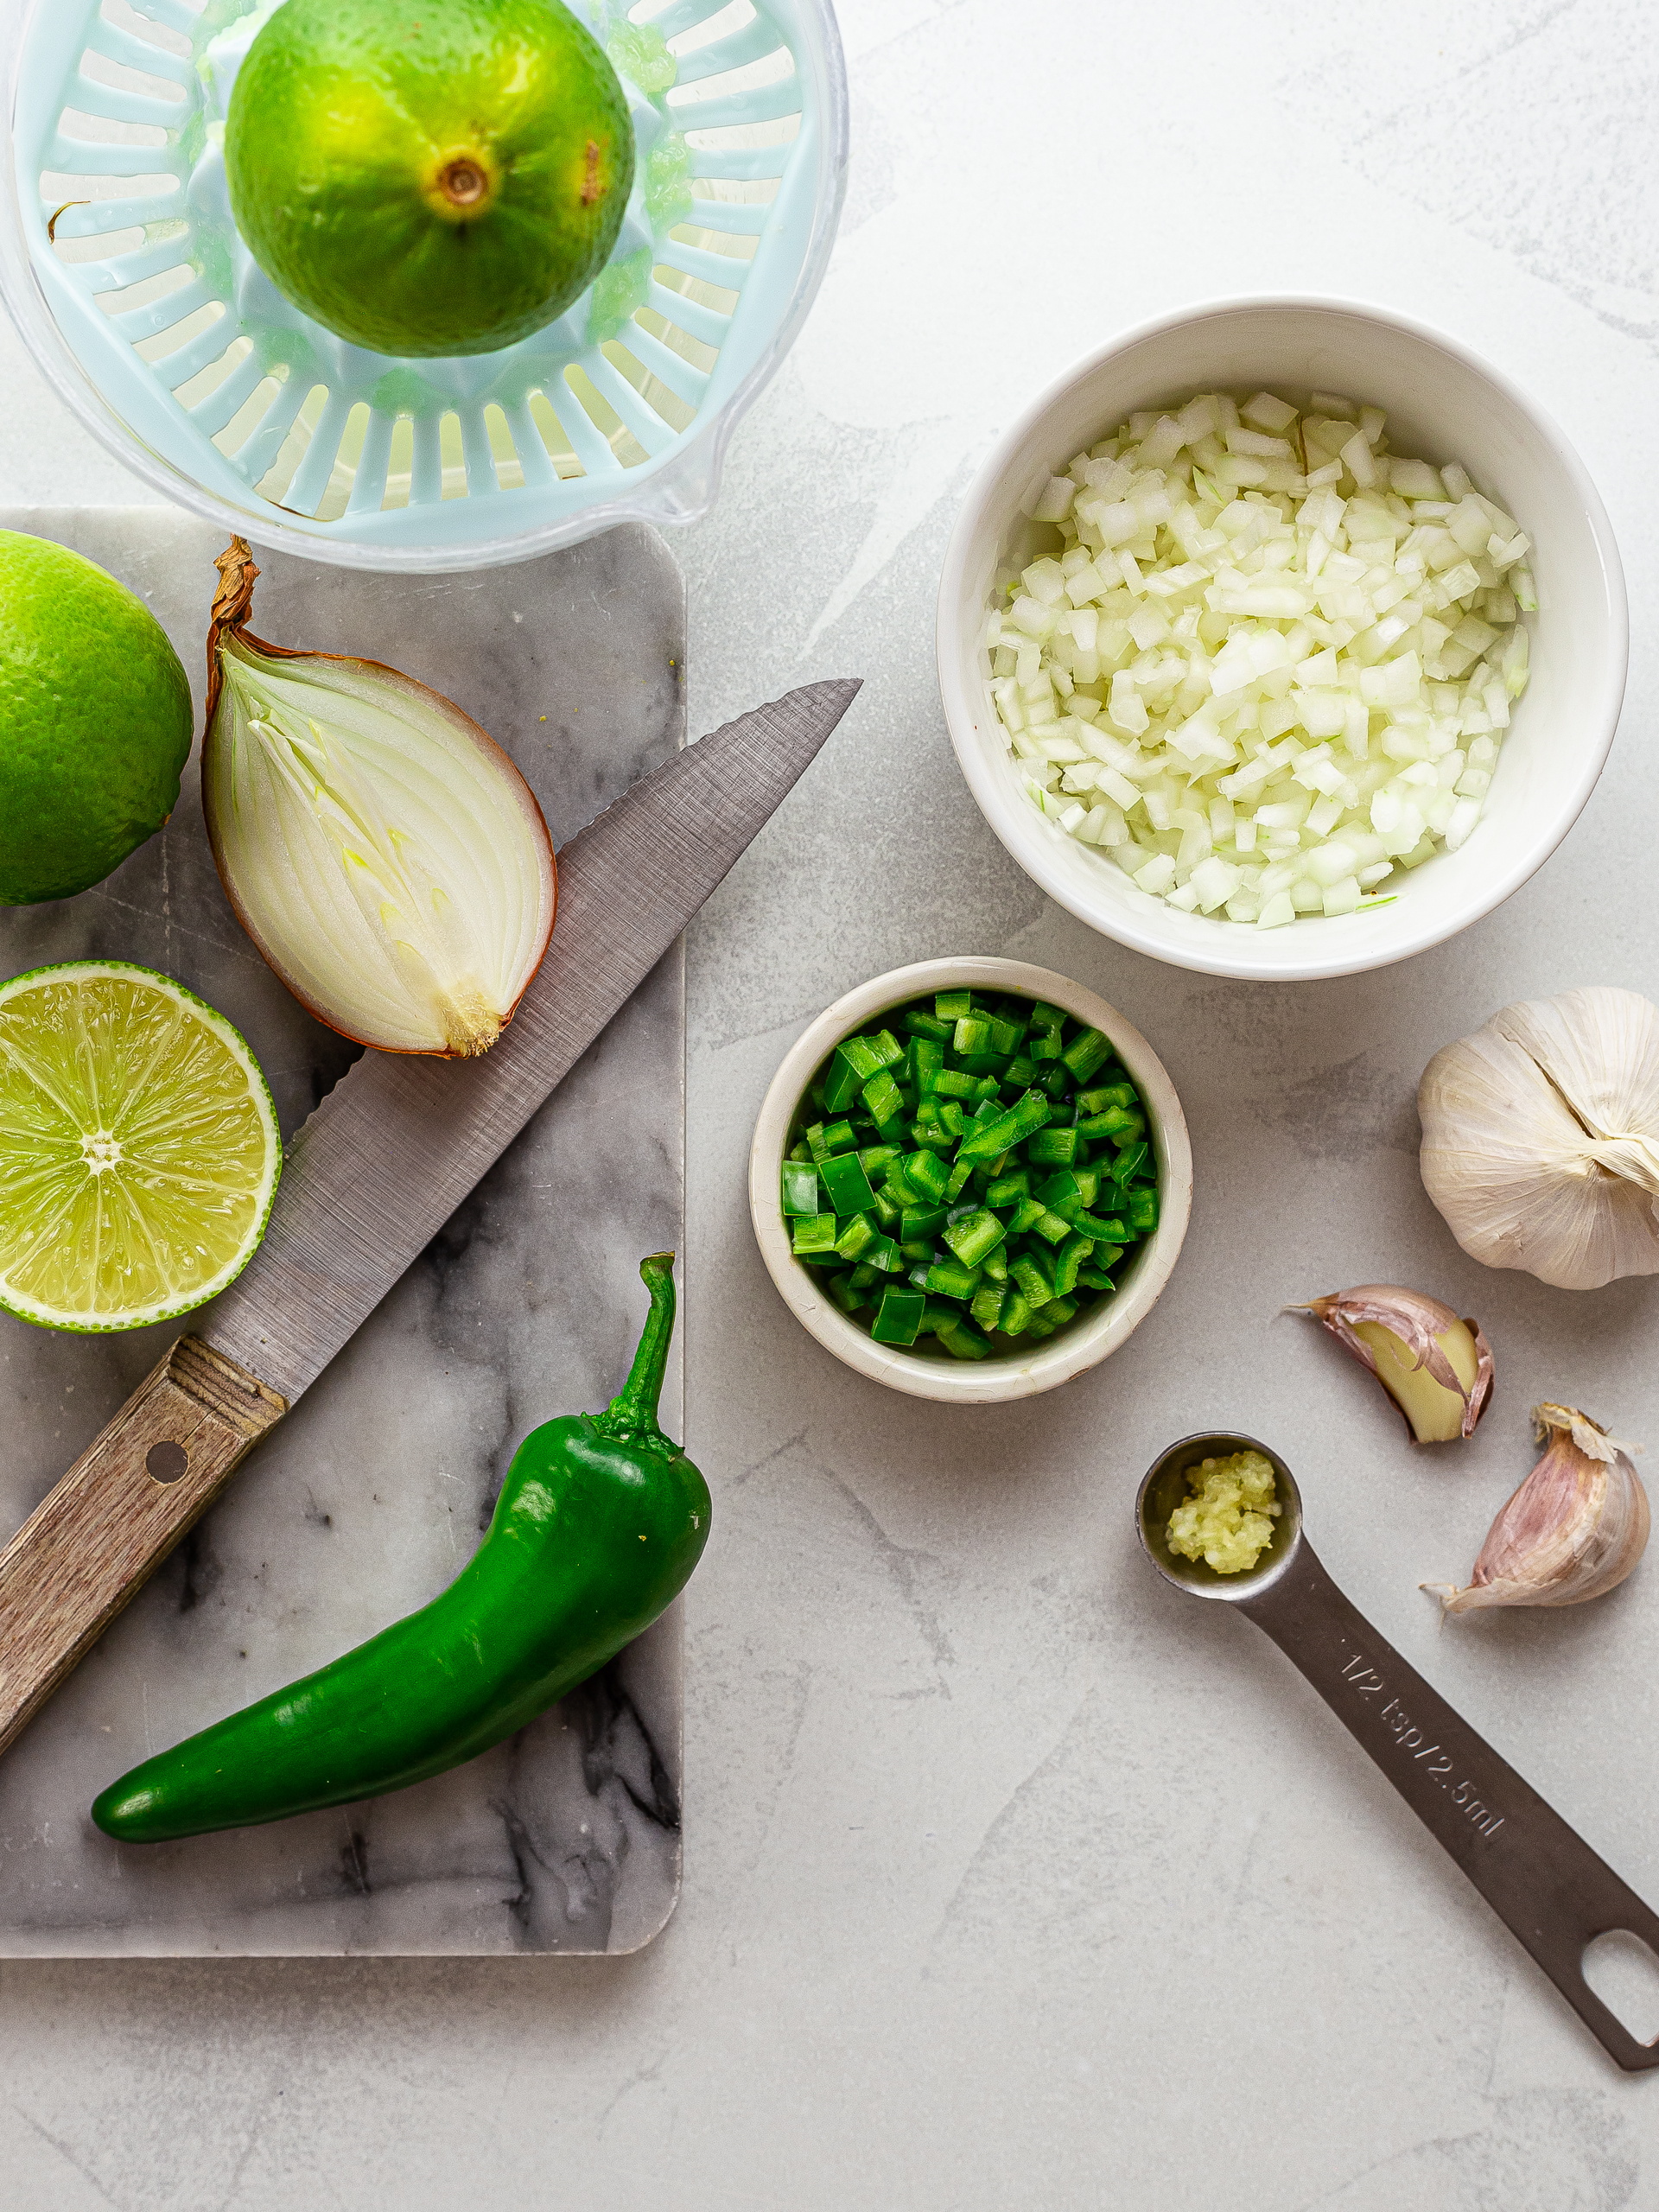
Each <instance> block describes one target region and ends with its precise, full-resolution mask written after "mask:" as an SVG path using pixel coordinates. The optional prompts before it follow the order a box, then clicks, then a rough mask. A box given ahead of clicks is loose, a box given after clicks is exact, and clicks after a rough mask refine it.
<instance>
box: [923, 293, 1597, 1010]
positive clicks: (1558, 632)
mask: <svg viewBox="0 0 1659 2212" xmlns="http://www.w3.org/2000/svg"><path fill="white" fill-rule="evenodd" d="M1264 385H1265V386H1268V387H1269V388H1270V389H1271V390H1273V391H1277V392H1281V393H1282V394H1284V395H1285V396H1286V397H1288V398H1290V399H1292V400H1298V399H1300V400H1305V399H1306V396H1307V394H1308V393H1309V392H1310V391H1339V392H1342V393H1344V394H1345V395H1346V396H1347V397H1350V398H1351V399H1354V400H1356V401H1357V402H1359V403H1361V404H1375V405H1377V406H1379V407H1383V408H1385V409H1386V410H1388V416H1389V438H1390V440H1391V442H1392V444H1393V448H1394V450H1395V452H1397V453H1403V454H1412V455H1413V456H1414V457H1418V458H1421V459H1423V460H1427V461H1460V462H1461V463H1462V464H1463V465H1464V467H1466V468H1467V469H1468V471H1469V473H1470V474H1471V476H1472V477H1473V478H1474V479H1475V481H1476V483H1477V484H1478V486H1480V488H1481V489H1482V490H1483V491H1484V492H1486V493H1489V494H1490V496H1491V497H1492V498H1493V499H1498V500H1500V501H1501V502H1502V503H1503V505H1504V506H1505V507H1507V508H1508V509H1509V511H1510V512H1511V513H1512V514H1514V515H1516V516H1517V517H1518V518H1520V522H1521V526H1522V529H1523V530H1525V531H1527V533H1528V535H1529V537H1531V539H1532V541H1533V545H1534V549H1535V550H1534V551H1533V552H1532V553H1531V554H1530V555H1529V562H1530V564H1531V567H1532V571H1533V574H1534V576H1535V579H1536V581H1537V587H1538V612H1537V613H1535V614H1531V615H1529V616H1528V617H1527V618H1526V620H1527V624H1528V627H1529V631H1530V633H1531V669H1532V676H1531V682H1530V683H1529V686H1528V689H1527V691H1526V693H1525V695H1524V696H1523V697H1522V699H1521V701H1520V702H1519V704H1518V706H1517V707H1516V713H1515V718H1514V721H1513V723H1512V725H1511V727H1510V732H1509V734H1508V735H1507V736H1506V738H1505V739H1504V741H1503V753H1502V755H1501V757H1500V759H1499V762H1498V766H1497V773H1496V774H1495V775H1494V777H1493V779H1492V787H1491V797H1490V798H1489V800H1488V802H1487V807H1486V812H1485V815H1484V817H1483V818H1482V820H1481V822H1480V823H1479V824H1478V826H1477V828H1476V829H1475V831H1474V833H1473V835H1472V836H1471V837H1470V839H1469V841H1468V842H1467V843H1466V844H1465V845H1464V846H1463V847H1462V848H1461V849H1459V851H1457V852H1455V853H1443V854H1440V855H1436V857H1435V858H1434V859H1433V860H1431V861H1425V862H1424V864H1423V865H1422V866H1421V868H1414V869H1413V870H1411V871H1410V872H1409V873H1408V874H1407V875H1406V876H1405V879H1404V880H1403V881H1400V882H1398V883H1397V884H1396V881H1395V879H1390V880H1389V889H1390V890H1391V891H1395V890H1397V897H1396V899H1395V904H1394V905H1392V906H1380V907H1373V908H1371V909H1370V911H1368V912H1363V913H1356V914H1344V915H1338V916H1332V917H1329V918H1327V917H1325V916H1320V917H1319V918H1317V919H1315V918H1306V919H1302V920H1298V921H1296V922H1293V923H1291V924H1289V925H1287V926H1286V927H1284V928H1282V929H1275V930H1258V929H1255V927H1253V926H1251V925H1247V924H1240V923H1236V922H1229V921H1226V920H1224V919H1217V918H1215V917H1213V916H1206V915H1201V914H1184V913H1182V912H1179V910H1178V909H1177V908H1175V907H1173V906H1166V904H1165V903H1164V901H1163V900H1162V899H1154V898H1152V897H1150V896H1149V895H1148V894H1147V893H1146V892H1144V891H1141V890H1139V889H1138V888H1137V887H1135V885H1134V884H1133V883H1131V882H1130V881H1129V880H1128V877H1127V876H1125V874H1123V872H1122V869H1120V868H1118V867H1117V866H1116V863H1115V862H1114V861H1110V860H1108V859H1107V858H1106V857H1105V856H1104V855H1103V854H1100V853H1096V851H1094V850H1093V849H1091V848H1090V847H1089V846H1086V845H1084V844H1080V843H1079V842H1077V839H1076V838H1074V837H1071V836H1067V835H1066V833H1065V831H1064V830H1063V829H1060V828H1059V827H1058V824H1056V823H1053V822H1051V821H1049V820H1047V819H1046V817H1044V816H1042V815H1041V814H1039V812H1038V810H1037V809H1036V808H1035V807H1034V806H1033V805H1032V804H1031V802H1030V801H1029V799H1027V797H1026V795H1025V793H1024V791H1022V790H1021V789H1020V785H1019V782H1018V780H1017V779H1016V776H1015V772H1014V766H1013V762H1012V760H1011V759H1010V756H1009V754H1008V753H1007V748H1006V746H1005V744H1004V742H1003V738H1002V734H1001V728H1000V726H999V724H998V721H997V718H996V714H995V709H994V708H993V706H992V703H991V699H990V694H989V691H988V660H987V657H986V655H985V652H984V650H983V647H982V644H981V639H982V635H983V632H984V623H985V612H986V608H987V606H988V602H989V598H990V591H991V584H992V579H993V576H994V575H995V569H996V568H997V566H998V564H999V563H1001V562H1003V561H1006V560H1007V559H1008V558H1009V557H1010V556H1013V557H1014V558H1020V557H1021V556H1022V555H1023V557H1024V558H1025V559H1030V558H1032V557H1033V553H1032V552H1031V551H1028V550H1025V549H1026V547H1027V545H1034V543H1035V539H1034V538H1033V537H1030V536H1029V535H1028V533H1031V532H1032V531H1033V524H1030V523H1028V522H1027V519H1026V512H1027V509H1028V508H1029V507H1030V505H1032V504H1033V500H1034V499H1035V497H1036V495H1037V493H1038V491H1039V489H1040V488H1041V482H1042V480H1046V478H1047V476H1048V475H1049V474H1051V473H1053V472H1055V471H1057V470H1059V469H1063V468H1064V467H1065V464H1066V463H1067V462H1068V461H1070V460H1071V456H1072V455H1073V454H1076V453H1077V452H1078V451H1079V450H1080V449H1081V448H1084V446H1088V445H1092V444H1094V443H1096V442H1097V441H1098V440H1099V439H1101V438H1103V437H1106V436H1109V435H1110V433H1111V432H1112V431H1113V430H1114V429H1116V427H1117V425H1118V424H1119V423H1122V422H1123V421H1124V420H1125V419H1126V418H1127V417H1128V416H1129V415H1131V414H1132V413H1134V412H1135V410H1137V409H1141V408H1150V407H1164V406H1167V405H1169V404H1172V403H1174V404H1179V403H1180V402H1181V401H1184V400H1185V399H1188V398H1190V397H1192V394H1193V393H1194V392H1198V391H1217V390H1224V391H1237V392H1246V391H1256V390H1260V389H1261V388H1262V386H1264ZM1042 534H1043V536H1044V537H1046V538H1052V531H1044V532H1043V533H1042ZM1629 641H1630V639H1629V619H1628V614H1627V611H1626V607H1625V598H1624V571H1623V569H1622V568H1621V566H1620V564H1619V558H1618V547H1617V546H1616V545H1615V543H1614V542H1613V534H1612V529H1611V524H1609V522H1608V520H1607V515H1606V511H1605V508H1604V507H1603V505H1602V504H1601V500H1600V499H1599V496H1598V495H1597V493H1596V489H1595V486H1593V485H1592V483H1591V481H1590V479H1589V477H1588V475H1587V474H1586V472H1585V468H1584V465H1583V463H1582V462H1581V461H1580V459H1579V457H1578V455H1577V454H1575V453H1574V452H1573V448H1572V447H1571V446H1570V445H1569V444H1568V443H1567V440H1566V438H1564V437H1563V436H1562V435H1561V433H1560V430H1559V429H1557V428H1556V427H1555V425H1554V423H1552V422H1551V421H1550V420H1549V418H1548V416H1546V415H1545V414H1544V413H1543V412H1542V411H1541V410H1540V409H1539V408H1538V407H1537V406H1536V405H1535V404H1534V402H1533V401H1532V400H1530V399H1529V398H1528V397H1526V395H1525V394H1524V393H1522V391H1519V390H1517V388H1516V386H1515V385H1513V384H1511V383H1510V380H1509V378H1507V377H1505V376H1503V375H1502V374H1500V373H1499V372H1498V371H1497V370H1496V369H1494V368H1492V367H1491V366H1490V365H1488V364H1487V363H1485V362H1484V361H1482V360H1481V359H1478V356H1477V355H1475V354H1473V353H1470V352H1469V350H1468V349H1467V348H1466V347H1465V346H1460V345H1459V344H1458V343H1457V341H1456V340H1453V339H1450V338H1446V337H1443V336H1441V335H1440V334H1439V333H1438V332H1436V331H1433V330H1429V329H1427V328H1426V327H1424V326H1423V325H1422V324H1421V323H1417V322H1414V321H1411V320H1409V318H1408V317H1407V316H1404V315H1394V314H1391V313H1387V312H1385V311H1384V310H1383V309H1381V308H1372V307H1365V306H1362V305H1360V304H1358V303H1357V302H1352V301H1346V300H1319V299H1291V298H1284V299H1244V300H1230V301H1221V302H1215V303H1213V304H1211V305H1208V306H1204V307H1197V308H1185V309H1183V310H1182V311H1181V312H1180V313H1179V314H1176V315H1166V316H1165V317H1164V318H1163V319H1162V320H1161V321H1157V322H1152V323H1147V324H1144V325H1143V326H1142V327H1141V328H1140V329H1139V330H1135V331H1131V332H1130V333H1129V334H1128V336H1127V337H1124V338H1121V339H1117V340H1114V341H1113V343H1112V344H1111V345H1109V346H1104V347H1103V349H1102V350H1101V351H1100V352H1099V353H1093V354H1090V356H1089V357H1088V359H1085V360H1083V361H1081V362H1079V363H1078V364H1077V366H1076V367H1075V368H1073V369H1071V370H1070V371H1068V372H1067V373H1066V374H1065V376H1063V377H1062V378H1060V379H1059V381H1058V383H1056V384H1054V385H1051V386H1050V387H1049V389H1048V390H1047V391H1045V392H1043V393H1042V394H1041V395H1040V396H1039V397H1038V398H1037V399H1035V400H1034V401H1033V403H1032V404H1031V405H1030V406H1029V407H1028V408H1027V410H1026V411H1025V413H1024V414H1023V415H1022V416H1020V419H1019V420H1018V422H1016V423H1014V424H1013V426H1012V427H1011V428H1010V429H1008V430H1007V431H1006V432H1005V433H1004V434H1003V435H1002V436H1001V438H1000V439H999V440H998V441H997V443H996V445H995V448H993V449H992V452H991V454H990V456H989V458H988V460H987V461H986V462H985V464H984V466H983V467H982V469H981V470H980V472H979V474H978V475H977V476H976V478H975V479H974V481H973V483H972V484H971V485H970V486H969V490H968V494H967V497H966V499H964V500H963V505H962V512H961V513H960V514H959V515H958V517H957V524H956V528H955V530H954V531H953V532H952V533H951V537H950V545H949V547H948V549H947V550H946V553H945V557H944V575H943V578H942V579H941V582H940V586H939V607H938V663H939V688H940V690H941V692H942V693H943V695H944V712H945V719H946V721H947V722H948V723H949V725H950V737H951V741H952V743H953V744H954V745H955V747H956V749H957V760H959V761H960V762H961V764H962V770H963V774H964V775H965V776H966V777H967V779H968V784H969V789H970V790H971V791H972V792H973V794H974V797H975V798H976V799H977V800H978V802H979V804H980V807H981V809H982V811H983V813H984V816H985V818H986V820H987V821H988V823H990V825H991V827H992V829H995V832H996V834H997V836H999V837H1000V838H1001V840H1002V842H1003V843H1004V844H1005V845H1006V846H1007V849H1008V850H1009V852H1011V853H1012V854H1013V855H1014V858H1015V860H1017V861H1019V862H1020V866H1021V867H1022V868H1024V869H1025V870H1026V871H1027V874H1029V875H1030V876H1032V877H1033V879H1034V880H1035V881H1037V882H1038V883H1039V884H1040V885H1041V886H1042V887H1043V889H1044V890H1045V891H1046V892H1047V893H1048V894H1049V896H1050V897H1051V898H1052V899H1058V901H1059V902H1060V904H1061V905H1062V906H1067V907H1070V909H1071V912H1073V913H1074V914H1076V915H1077V918H1079V920H1081V921H1084V922H1087V923H1088V924H1089V925H1090V927H1091V928H1094V929H1097V930H1099V931H1102V932H1103V934H1104V935H1105V936H1107V937H1111V938H1116V939H1117V940H1118V942H1119V943H1120V944H1128V945H1133V946H1134V948H1135V950H1136V951H1138V952H1146V953H1150V954H1151V955H1152V956H1153V957H1154V959H1157V960H1167V961H1170V962H1172V963H1173V964H1174V965H1175V966H1176V967H1178V968H1196V969H1201V970H1203V971H1204V972H1205V973H1206V974H1208V975H1212V976H1243V977H1246V978H1249V979H1260V980H1262V981H1268V982H1294V981H1301V980H1305V979H1306V978H1308V977H1310V976H1349V975H1354V974H1357V972H1359V971H1360V970H1362V969H1368V968H1385V967H1387V966H1388V965H1389V963H1391V962H1393V961H1395V960H1403V959H1405V958H1407V957H1408V956H1409V955H1410V954H1412V953H1414V952H1421V951H1423V950H1425V949H1426V948H1427V946H1429V945H1432V944H1440V942H1441V941H1442V940H1443V939H1445V938H1449V937H1452V936H1454V935H1455V934H1456V932H1457V931H1459V930H1461V929H1466V928H1467V927H1468V925H1469V924H1470V923H1471V922H1472V921H1476V920H1478V918H1479V917H1480V916H1481V915H1483V914H1485V913H1490V912H1491V909H1492V908H1493V907H1494V906H1498V905H1499V904H1500V903H1501V902H1502V901H1503V899H1507V898H1508V897H1509V896H1510V893H1511V892H1513V891H1516V890H1518V889H1519V888H1520V887H1521V885H1522V884H1523V883H1524V882H1525V881H1526V880H1527V879H1528V877H1529V876H1530V875H1531V874H1533V873H1534V872H1535V869H1537V868H1541V866H1542V864H1543V863H1544V861H1547V860H1548V858H1549V855H1551V853H1553V852H1554V849H1555V848H1556V846H1557V845H1558V844H1560V841H1561V839H1562V838H1563V837H1564V836H1566V835H1567V831H1568V830H1569V829H1571V828H1572V826H1573V823H1574V822H1575V821H1576V820H1577V819H1578V817H1579V813H1580V810H1581V809H1582V807H1583V805H1584V804H1585V801H1586V799H1587V798H1589V796H1590V793H1591V791H1592V789H1593V788H1594V785H1595V781H1596V779H1597V777H1598V776H1599V774H1600V773H1601V769H1602V764H1603V763H1604V761H1605V760H1606V757H1607V750H1608V747H1610V746H1611V743H1612V739H1613V731H1614V729H1615V728H1616V727H1617V725H1618V712H1619V706H1620V703H1621V702H1622V700H1623V698H1624V674H1625V664H1626V659H1627V657H1628V652H1629Z"/></svg>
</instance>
